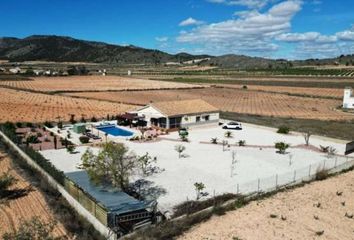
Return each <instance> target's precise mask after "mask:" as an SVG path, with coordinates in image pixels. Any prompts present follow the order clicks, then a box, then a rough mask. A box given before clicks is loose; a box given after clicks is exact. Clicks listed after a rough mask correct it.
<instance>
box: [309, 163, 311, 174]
mask: <svg viewBox="0 0 354 240" xmlns="http://www.w3.org/2000/svg"><path fill="white" fill-rule="evenodd" d="M310 176H311V165H310V166H309V177H310Z"/></svg>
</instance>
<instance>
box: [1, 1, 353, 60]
mask: <svg viewBox="0 0 354 240" xmlns="http://www.w3.org/2000/svg"><path fill="white" fill-rule="evenodd" d="M30 35H63V36H70V37H74V38H78V39H84V40H93V41H100V42H107V43H112V44H118V45H135V46H139V47H144V48H151V49H159V50H162V51H166V52H169V53H178V52H188V53H191V54H211V55H224V54H243V55H250V56H259V57H268V58H285V59H305V58H326V57H336V56H339V55H341V54H353V53H354V1H353V0H148V1H147V0H146V1H144V0H140V1H131V0H130V1H129V0H101V1H99V0H50V1H49V0H1V4H0V37H18V38H24V37H27V36H30Z"/></svg>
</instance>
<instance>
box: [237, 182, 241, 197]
mask: <svg viewBox="0 0 354 240" xmlns="http://www.w3.org/2000/svg"><path fill="white" fill-rule="evenodd" d="M239 193H240V186H239V185H238V183H237V194H239Z"/></svg>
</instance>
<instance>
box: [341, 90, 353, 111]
mask: <svg viewBox="0 0 354 240" xmlns="http://www.w3.org/2000/svg"><path fill="white" fill-rule="evenodd" d="M343 108H346V109H354V96H353V89H352V88H351V87H346V88H345V89H344V98H343Z"/></svg>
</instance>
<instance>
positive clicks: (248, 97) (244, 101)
mask: <svg viewBox="0 0 354 240" xmlns="http://www.w3.org/2000/svg"><path fill="white" fill-rule="evenodd" d="M73 95H74V96H79V97H87V98H94V99H102V100H110V101H116V102H126V103H133V104H141V105H144V104H147V103H149V102H154V101H168V100H178V99H196V98H201V99H204V100H206V101H207V102H209V103H210V104H212V105H214V106H215V107H218V108H219V109H221V110H222V111H225V112H235V113H244V114H254V115H263V116H274V117H293V118H302V119H322V120H348V119H354V115H353V114H350V113H344V112H341V111H339V110H336V109H335V108H337V107H338V106H340V105H341V101H340V100H334V99H318V98H309V97H297V96H289V95H286V94H275V93H266V92H257V91H247V90H241V89H233V88H232V89H231V88H229V89H226V88H204V89H187V90H164V91H142V92H140V91H135V92H134V91H131V92H110V93H107V92H106V93H103V92H94V93H90V92H88V93H75V94H73Z"/></svg>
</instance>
